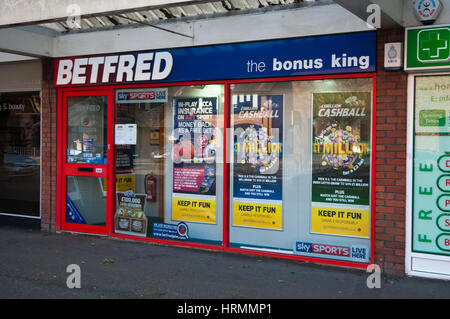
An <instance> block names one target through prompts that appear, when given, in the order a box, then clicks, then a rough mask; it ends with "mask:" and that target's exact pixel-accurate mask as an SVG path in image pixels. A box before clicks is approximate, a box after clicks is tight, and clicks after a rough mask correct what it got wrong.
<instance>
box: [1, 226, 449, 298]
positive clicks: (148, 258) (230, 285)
mask: <svg viewBox="0 0 450 319" xmlns="http://www.w3.org/2000/svg"><path fill="white" fill-rule="evenodd" d="M70 264H76V265H79V267H80V272H81V276H80V283H81V288H79V289H78V288H73V289H69V288H68V287H67V278H68V276H69V275H70V274H71V273H68V272H67V266H68V265H70ZM368 276H369V274H368V273H366V272H365V271H364V270H353V269H343V268H337V267H332V266H323V265H317V264H310V263H306V262H298V261H290V260H279V259H273V258H266V257H258V256H247V255H241V254H233V253H226V252H222V251H220V252H218V251H207V250H198V249H192V248H180V247H172V246H163V245H155V244H148V243H141V242H132V241H123V240H114V239H110V238H102V237H95V236H87V235H76V234H48V233H45V232H41V231H39V230H31V229H23V228H14V227H11V226H4V225H0V287H1V289H0V299H100V298H108V299H141V298H151V299H191V300H192V299H221V300H223V299H259V300H262V299H414V298H421V299H448V298H450V282H448V281H443V280H433V279H423V278H415V277H407V276H404V277H388V276H385V275H383V274H382V275H381V288H373V289H369V288H368V287H367V284H366V281H367V277H368Z"/></svg>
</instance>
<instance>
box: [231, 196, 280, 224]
mask: <svg viewBox="0 0 450 319" xmlns="http://www.w3.org/2000/svg"><path fill="white" fill-rule="evenodd" d="M282 212H283V206H282V205H278V204H259V203H258V204H257V203H247V202H236V201H235V202H233V225H234V226H247V227H257V228H269V229H277V230H281V229H283V214H282Z"/></svg>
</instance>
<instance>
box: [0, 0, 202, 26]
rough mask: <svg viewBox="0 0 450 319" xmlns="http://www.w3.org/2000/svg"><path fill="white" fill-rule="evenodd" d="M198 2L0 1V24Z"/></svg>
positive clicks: (103, 0) (112, 0)
mask: <svg viewBox="0 0 450 319" xmlns="http://www.w3.org/2000/svg"><path fill="white" fill-rule="evenodd" d="M196 2H201V0H132V1H124V0H1V1H0V26H17V25H26V24H36V23H41V22H50V21H60V20H66V19H67V17H69V16H70V15H72V14H78V15H81V16H95V15H102V14H103V15H106V14H108V13H114V12H125V11H136V10H140V9H145V8H159V7H169V6H177V5H184V4H187V3H196Z"/></svg>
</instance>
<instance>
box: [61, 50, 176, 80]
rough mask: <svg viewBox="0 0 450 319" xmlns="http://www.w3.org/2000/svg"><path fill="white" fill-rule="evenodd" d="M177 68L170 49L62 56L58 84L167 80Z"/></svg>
mask: <svg viewBox="0 0 450 319" xmlns="http://www.w3.org/2000/svg"><path fill="white" fill-rule="evenodd" d="M172 67H173V57H172V55H171V54H170V53H169V52H156V53H154V52H146V53H138V54H135V55H133V54H122V55H110V56H95V57H89V58H87V57H82V58H70V59H59V60H57V61H56V85H57V86H61V85H83V84H84V85H86V84H108V83H128V82H130V83H133V82H147V81H158V80H164V79H166V78H167V77H168V76H169V74H170V72H171V71H172Z"/></svg>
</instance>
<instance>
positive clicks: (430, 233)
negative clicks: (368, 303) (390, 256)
mask: <svg viewBox="0 0 450 319" xmlns="http://www.w3.org/2000/svg"><path fill="white" fill-rule="evenodd" d="M449 40H450V26H431V27H416V28H408V29H406V41H407V42H406V43H407V44H406V48H407V50H406V68H405V69H406V70H407V71H408V72H410V74H409V76H408V119H409V126H408V143H409V144H408V154H409V156H408V164H409V169H408V178H409V180H408V194H409V195H410V196H409V198H410V200H409V202H408V203H407V204H408V205H409V206H408V207H409V208H408V215H407V216H408V218H407V231H408V234H407V251H406V270H407V273H409V274H412V275H418V276H426V277H433V278H447V279H448V278H449V277H448V276H450V73H449V70H450V63H449V59H450V49H449Z"/></svg>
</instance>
